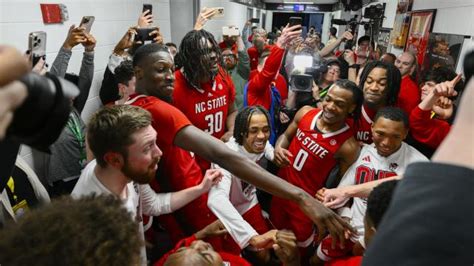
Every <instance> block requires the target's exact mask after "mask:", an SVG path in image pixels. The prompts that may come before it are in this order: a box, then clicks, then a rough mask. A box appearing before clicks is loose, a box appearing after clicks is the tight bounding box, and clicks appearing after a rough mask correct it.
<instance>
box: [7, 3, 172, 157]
mask: <svg viewBox="0 0 474 266" xmlns="http://www.w3.org/2000/svg"><path fill="white" fill-rule="evenodd" d="M59 2H61V3H63V4H65V5H66V6H67V8H68V11H69V21H66V22H65V23H64V24H50V25H44V24H43V22H42V21H43V19H42V15H41V9H40V3H59ZM143 3H150V4H153V14H154V16H155V19H154V21H155V23H154V24H155V25H159V26H160V28H161V32H162V33H163V35H164V39H165V40H171V32H170V12H169V10H170V0H144V1H141V0H62V1H55V0H42V1H40V0H0V43H1V44H8V45H12V46H15V47H16V48H18V49H20V50H22V51H25V50H26V49H27V47H28V33H29V32H32V31H40V30H41V31H46V33H47V45H46V52H47V60H46V61H47V63H48V64H49V65H51V64H52V62H53V61H54V58H55V57H56V54H57V52H58V50H59V48H60V47H61V45H62V44H63V42H64V39H65V38H66V34H67V31H68V28H69V26H70V25H71V24H73V23H75V24H76V25H77V24H79V23H80V21H81V18H82V16H84V15H89V16H95V23H94V25H93V27H92V30H91V33H92V34H93V35H94V36H95V38H96V39H97V46H96V49H95V60H94V63H95V69H94V71H95V73H94V80H93V83H92V88H91V91H90V94H89V99H88V101H87V103H86V106H85V109H84V111H83V113H82V117H83V118H84V120H85V121H86V122H87V120H88V118H89V117H90V115H91V114H92V113H93V112H94V111H95V110H97V108H99V107H100V106H101V103H100V100H99V97H98V93H99V91H98V89H99V88H100V84H101V82H102V77H103V73H104V69H105V67H106V65H107V62H108V57H109V55H110V54H111V52H112V50H113V47H114V46H115V44H116V43H117V42H118V41H119V40H120V38H121V37H122V35H123V34H124V33H125V32H126V30H127V29H128V27H130V26H132V25H136V23H137V19H138V16H139V14H140V13H141V11H142V4H143ZM83 50H84V49H83V47H82V46H81V45H78V46H77V47H75V48H74V49H73V55H72V58H71V60H70V62H69V68H68V72H73V73H76V74H77V73H79V69H80V65H81V60H82V52H83ZM21 155H22V156H23V158H24V159H25V160H26V161H27V162H28V163H29V164H30V165H33V159H32V153H31V149H30V148H29V147H26V146H24V147H22V150H21Z"/></svg>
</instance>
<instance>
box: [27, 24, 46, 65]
mask: <svg viewBox="0 0 474 266" xmlns="http://www.w3.org/2000/svg"><path fill="white" fill-rule="evenodd" d="M28 50H29V51H30V53H31V59H32V60H31V61H32V62H33V66H35V65H36V63H38V61H39V59H40V58H43V59H44V60H46V32H44V31H35V32H30V34H29V35H28Z"/></svg>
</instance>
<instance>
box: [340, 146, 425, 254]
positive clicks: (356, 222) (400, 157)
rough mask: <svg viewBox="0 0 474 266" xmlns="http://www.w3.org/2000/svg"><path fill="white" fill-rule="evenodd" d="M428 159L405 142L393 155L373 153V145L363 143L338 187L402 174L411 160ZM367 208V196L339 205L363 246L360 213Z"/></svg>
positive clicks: (423, 160)
mask: <svg viewBox="0 0 474 266" xmlns="http://www.w3.org/2000/svg"><path fill="white" fill-rule="evenodd" d="M425 161H428V158H426V157H425V156H424V155H423V154H421V153H420V152H419V151H417V150H416V149H415V148H413V147H411V146H410V145H408V144H406V143H404V142H403V143H402V146H401V147H400V149H399V150H398V151H396V152H395V153H394V154H392V155H390V156H388V157H384V156H381V155H379V154H378V153H377V149H376V148H375V144H370V145H367V144H364V146H363V148H362V150H361V152H360V155H359V158H358V159H357V161H356V162H355V163H354V164H352V166H351V167H350V168H349V169H348V170H347V172H346V173H345V174H344V176H343V177H342V180H341V182H340V183H339V186H338V187H344V186H349V185H358V184H363V183H367V182H370V181H373V180H378V179H382V178H387V177H391V176H396V175H402V174H403V173H404V172H405V169H406V168H407V166H408V165H409V164H411V163H414V162H425ZM366 209H367V198H357V197H354V202H353V204H352V207H351V208H348V207H343V208H341V209H339V213H340V214H341V216H343V217H349V218H350V219H351V225H352V226H353V227H354V228H355V229H356V230H357V233H358V234H359V241H360V242H361V244H363V245H364V242H363V239H364V216H365V211H366Z"/></svg>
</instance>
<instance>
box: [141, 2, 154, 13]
mask: <svg viewBox="0 0 474 266" xmlns="http://www.w3.org/2000/svg"><path fill="white" fill-rule="evenodd" d="M147 10H150V12H148V14H147V15H151V14H152V11H153V5H152V4H143V10H142V12H145V11H147Z"/></svg>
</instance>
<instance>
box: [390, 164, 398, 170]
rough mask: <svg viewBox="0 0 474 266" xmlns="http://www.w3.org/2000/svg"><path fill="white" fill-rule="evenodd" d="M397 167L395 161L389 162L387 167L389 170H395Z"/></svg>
mask: <svg viewBox="0 0 474 266" xmlns="http://www.w3.org/2000/svg"><path fill="white" fill-rule="evenodd" d="M397 167H398V164H397V163H391V164H390V166H389V167H388V168H389V169H390V170H392V171H395V170H396V169H397Z"/></svg>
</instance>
